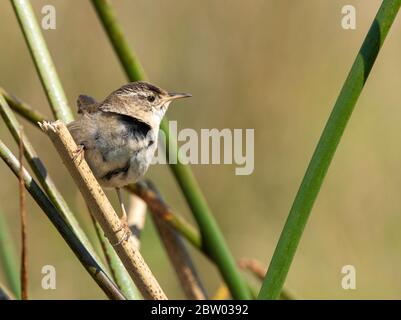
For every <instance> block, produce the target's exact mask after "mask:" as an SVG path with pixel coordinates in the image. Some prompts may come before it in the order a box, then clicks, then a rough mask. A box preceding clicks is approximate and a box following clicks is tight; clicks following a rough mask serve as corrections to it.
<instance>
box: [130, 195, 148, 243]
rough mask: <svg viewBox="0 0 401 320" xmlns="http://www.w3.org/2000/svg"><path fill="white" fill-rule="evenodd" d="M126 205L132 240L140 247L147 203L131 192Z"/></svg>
mask: <svg viewBox="0 0 401 320" xmlns="http://www.w3.org/2000/svg"><path fill="white" fill-rule="evenodd" d="M128 195H129V205H128V212H127V216H128V226H129V228H130V230H131V233H132V236H131V237H132V240H133V241H134V242H135V246H136V248H137V249H138V250H139V249H140V247H141V234H142V230H143V228H144V226H145V220H146V211H147V205H146V203H145V201H143V200H142V199H141V198H139V197H138V196H137V195H135V194H133V193H129V194H128Z"/></svg>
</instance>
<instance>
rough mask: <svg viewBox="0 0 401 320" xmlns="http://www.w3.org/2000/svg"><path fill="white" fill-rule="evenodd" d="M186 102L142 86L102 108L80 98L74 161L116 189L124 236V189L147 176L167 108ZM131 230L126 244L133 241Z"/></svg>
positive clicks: (72, 126)
mask: <svg viewBox="0 0 401 320" xmlns="http://www.w3.org/2000/svg"><path fill="white" fill-rule="evenodd" d="M187 97H191V95H190V94H188V93H171V92H167V91H166V90H163V89H161V88H159V87H157V86H155V85H152V84H150V83H147V82H142V81H138V82H132V83H129V84H126V85H124V86H122V87H121V88H119V89H117V90H116V91H114V92H112V93H111V94H110V95H109V96H108V97H106V99H105V100H104V101H103V102H96V100H95V99H93V98H92V97H89V96H86V95H80V96H79V97H78V101H77V105H78V113H79V114H80V117H79V119H78V120H76V121H73V122H71V123H69V124H68V130H69V131H70V133H71V135H72V137H73V138H74V140H75V142H76V144H77V145H78V150H77V151H76V156H78V155H81V156H82V155H83V156H84V157H85V160H86V161H87V163H88V165H89V167H90V168H91V170H92V171H93V174H94V175H95V177H96V179H97V180H98V182H99V183H100V185H101V186H102V187H105V188H116V190H117V195H118V200H119V202H120V206H121V210H122V217H121V220H122V225H123V226H124V227H125V229H126V230H127V229H128V226H127V213H126V211H125V208H124V204H123V201H122V197H121V191H120V188H121V187H123V186H125V185H127V184H129V183H133V182H135V181H137V180H138V179H140V178H141V177H142V176H143V175H144V174H145V172H146V171H147V169H148V167H149V165H150V163H151V160H152V158H153V155H154V153H155V150H156V148H157V138H158V132H159V126H160V122H161V120H162V119H163V116H164V114H165V113H166V111H167V108H168V106H169V105H170V103H171V102H172V101H173V100H175V99H179V98H187ZM128 230H129V229H128ZM128 230H127V233H126V236H125V237H124V238H126V237H127V236H129V234H130V233H129V232H128ZM122 240H124V239H122ZM122 240H121V241H122ZM119 243H120V242H119Z"/></svg>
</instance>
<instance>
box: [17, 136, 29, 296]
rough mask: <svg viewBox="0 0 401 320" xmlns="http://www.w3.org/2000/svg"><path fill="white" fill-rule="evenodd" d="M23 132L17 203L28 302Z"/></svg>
mask: <svg viewBox="0 0 401 320" xmlns="http://www.w3.org/2000/svg"><path fill="white" fill-rule="evenodd" d="M22 136H23V130H22V128H20V137H21V138H20V141H19V163H20V170H19V176H18V182H19V202H20V210H19V211H20V219H21V269H20V272H21V273H20V279H21V282H20V283H21V299H22V300H28V240H27V224H28V220H27V214H26V204H25V184H24V167H23V159H24V143H23V139H22Z"/></svg>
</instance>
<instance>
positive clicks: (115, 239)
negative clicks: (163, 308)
mask: <svg viewBox="0 0 401 320" xmlns="http://www.w3.org/2000/svg"><path fill="white" fill-rule="evenodd" d="M41 127H42V129H43V130H44V131H45V132H46V133H47V134H48V135H49V137H50V139H51V140H52V142H53V144H54V146H55V147H56V149H57V151H58V153H59V154H60V156H61V158H62V160H63V162H64V164H65V166H66V167H67V169H68V170H69V172H70V174H71V176H72V178H73V179H74V181H75V183H76V184H77V186H78V188H79V190H80V191H81V193H82V195H83V197H84V199H85V201H86V203H87V205H88V207H89V208H90V211H91V212H92V214H93V215H94V216H95V219H96V220H97V221H98V222H99V224H100V225H101V227H102V229H103V231H104V232H105V235H106V237H107V238H108V239H109V241H110V243H118V244H117V245H116V246H115V250H116V251H117V254H118V256H119V257H120V259H121V261H122V263H123V264H124V266H125V268H126V269H127V271H128V273H129V274H130V276H131V278H132V280H133V281H134V283H135V284H136V286H137V287H138V289H139V290H140V291H141V293H142V295H143V297H144V298H145V299H155V300H164V299H167V297H166V295H165V294H164V292H163V290H162V288H161V287H160V285H159V283H158V282H157V280H156V279H155V278H154V276H153V274H152V272H151V271H150V269H149V267H148V266H147V264H146V263H145V261H144V260H143V258H142V256H141V254H140V253H139V251H138V250H137V249H136V247H135V243H134V242H133V241H132V239H131V237H130V239H128V240H124V241H120V240H121V238H122V237H123V236H124V233H125V230H124V228H123V226H122V223H121V221H120V219H119V217H118V216H117V214H116V212H115V211H114V208H113V207H112V205H111V204H110V202H109V200H108V199H107V197H106V195H105V194H104V192H103V190H102V188H101V187H100V185H99V183H98V182H97V180H96V178H95V177H94V175H93V173H92V171H91V170H90V168H89V166H88V164H87V163H86V161H85V160H84V159H79V157H78V158H76V159H74V152H75V151H76V150H77V145H76V144H75V142H74V140H73V139H72V137H71V134H70V132H69V131H68V129H67V127H66V126H65V124H64V123H63V122H61V121H55V122H53V123H51V124H50V123H48V122H44V123H41ZM119 242H120V243H119Z"/></svg>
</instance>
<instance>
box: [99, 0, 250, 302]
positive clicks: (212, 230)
mask: <svg viewBox="0 0 401 320" xmlns="http://www.w3.org/2000/svg"><path fill="white" fill-rule="evenodd" d="M92 4H93V6H94V8H95V9H96V12H97V14H98V16H99V18H100V20H101V22H102V24H103V27H104V29H105V31H106V33H107V35H108V37H109V39H110V42H111V43H112V46H113V48H114V50H115V52H116V54H117V56H118V58H119V59H120V62H121V64H122V66H123V68H124V70H125V72H126V74H127V76H128V78H129V79H130V81H138V80H143V79H145V78H146V77H145V74H144V71H143V69H142V67H141V65H140V64H139V60H138V59H137V58H136V56H135V54H134V53H133V51H132V50H131V49H130V47H129V44H128V42H127V40H126V39H125V37H124V35H123V32H122V28H121V26H120V25H119V23H118V21H117V18H116V16H115V14H114V12H113V9H112V7H111V6H110V3H109V1H106V0H92ZM161 129H162V130H163V131H164V132H165V134H166V143H167V145H168V146H169V148H166V149H168V151H170V152H172V153H173V154H174V155H177V158H178V161H177V162H178V163H177V164H170V168H171V169H172V171H173V174H174V176H175V178H176V180H177V182H178V184H179V186H180V187H181V190H182V192H183V194H184V196H185V199H186V201H187V203H188V205H189V207H190V208H191V210H192V213H193V215H194V217H195V219H196V221H197V223H198V225H199V229H200V232H201V235H202V241H203V243H204V245H205V248H206V249H207V250H208V251H209V252H210V255H211V256H212V258H213V260H214V261H215V262H216V264H217V266H218V268H219V271H220V273H221V275H222V277H223V278H224V280H225V281H226V283H227V285H228V287H229V288H230V291H231V293H232V295H233V297H234V298H235V299H250V298H251V294H250V292H249V288H248V286H247V285H246V283H245V280H244V279H243V277H242V275H241V273H240V271H239V270H238V267H237V265H236V263H235V260H234V258H233V256H232V255H231V253H230V251H229V249H228V246H227V244H226V241H225V239H224V237H223V235H222V233H221V232H220V230H219V227H218V225H217V223H216V220H215V219H214V216H213V214H212V212H211V211H210V209H209V207H208V205H207V202H206V200H205V198H204V196H203V194H202V192H201V190H200V188H199V185H198V183H197V182H196V179H195V177H194V175H193V174H192V171H191V169H190V167H189V166H187V165H183V164H182V163H181V161H180V160H179V156H178V150H177V141H176V140H175V138H174V137H173V136H170V135H169V128H168V120H167V118H164V120H163V121H162V123H161ZM167 157H169V154H167ZM169 162H170V161H169Z"/></svg>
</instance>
